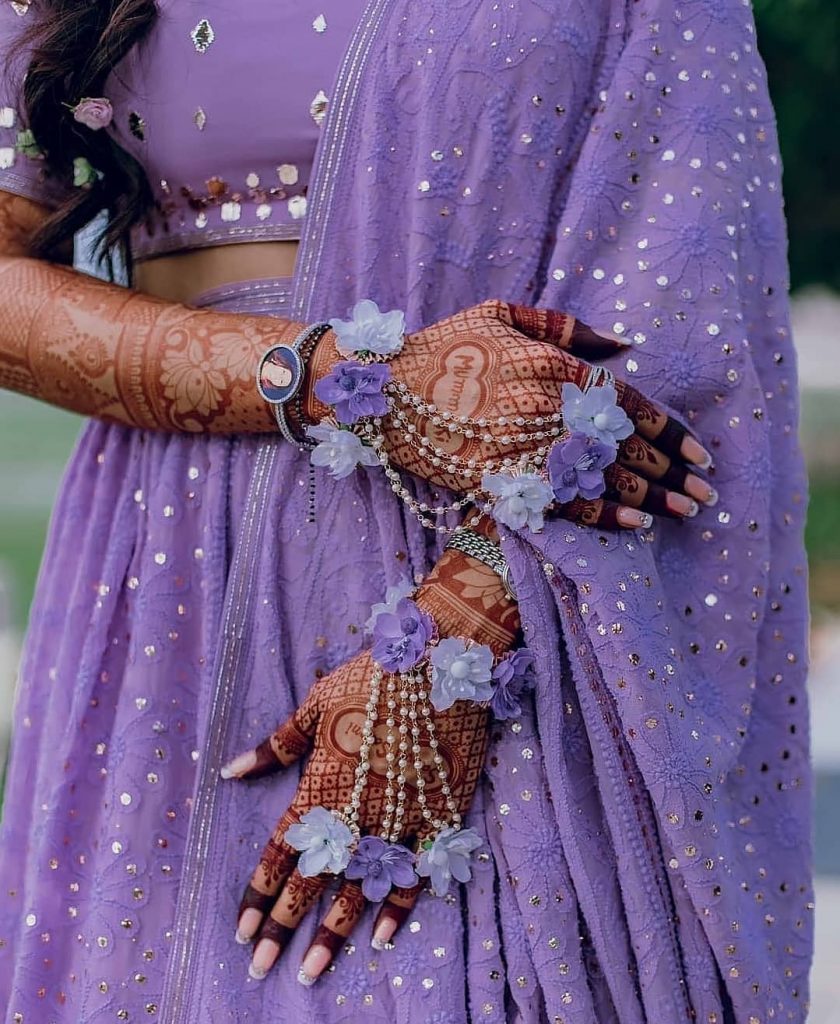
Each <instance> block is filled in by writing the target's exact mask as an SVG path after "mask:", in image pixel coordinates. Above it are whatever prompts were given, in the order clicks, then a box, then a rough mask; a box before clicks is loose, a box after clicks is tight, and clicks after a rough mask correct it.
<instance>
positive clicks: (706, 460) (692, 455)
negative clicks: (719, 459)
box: [682, 437, 712, 469]
mask: <svg viewBox="0 0 840 1024" xmlns="http://www.w3.org/2000/svg"><path fill="white" fill-rule="evenodd" d="M682 454H683V455H684V456H685V457H686V458H687V459H688V461H689V462H693V463H694V465H695V466H699V467H700V468H701V469H708V468H709V467H710V466H711V464H712V456H711V455H710V454H709V453H708V452H707V451H706V449H705V448H704V447H703V445H702V444H700V442H699V441H695V440H694V438H693V437H686V438H685V440H684V441H683V443H682Z"/></svg>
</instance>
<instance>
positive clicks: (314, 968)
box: [298, 946, 332, 985]
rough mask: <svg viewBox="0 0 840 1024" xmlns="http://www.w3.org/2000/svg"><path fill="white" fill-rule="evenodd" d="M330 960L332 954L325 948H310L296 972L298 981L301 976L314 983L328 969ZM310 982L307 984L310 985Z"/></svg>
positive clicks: (302, 982) (303, 983) (303, 982)
mask: <svg viewBox="0 0 840 1024" xmlns="http://www.w3.org/2000/svg"><path fill="white" fill-rule="evenodd" d="M330 960H332V953H331V952H330V951H329V950H328V949H327V947H326V946H312V948H311V949H310V950H309V952H308V953H307V954H306V956H305V957H304V958H303V963H302V964H301V965H300V971H298V981H300V979H301V975H303V977H304V978H311V979H312V981H314V980H315V979H316V978H317V977H319V976H320V975H321V974H322V972H323V971H324V970H325V969H326V968H327V967H329V965H330ZM312 981H310V982H309V984H310V985H311V984H312ZM300 983H301V985H305V984H306V982H305V981H300Z"/></svg>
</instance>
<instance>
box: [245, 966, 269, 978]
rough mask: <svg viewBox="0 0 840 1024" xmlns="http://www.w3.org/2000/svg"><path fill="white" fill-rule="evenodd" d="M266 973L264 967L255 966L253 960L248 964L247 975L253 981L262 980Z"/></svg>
mask: <svg viewBox="0 0 840 1024" xmlns="http://www.w3.org/2000/svg"><path fill="white" fill-rule="evenodd" d="M266 974H268V971H267V969H266V968H265V967H257V966H256V964H254V963H253V962H252V963H250V964H248V975H249V976H250V977H251V978H253V979H254V981H262V980H263V978H264V977H265V976H266Z"/></svg>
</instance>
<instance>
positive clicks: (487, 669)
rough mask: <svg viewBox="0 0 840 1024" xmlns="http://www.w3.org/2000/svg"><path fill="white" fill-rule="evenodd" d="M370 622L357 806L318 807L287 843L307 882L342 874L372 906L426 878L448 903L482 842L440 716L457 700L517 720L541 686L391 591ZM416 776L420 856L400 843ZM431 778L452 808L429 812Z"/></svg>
mask: <svg viewBox="0 0 840 1024" xmlns="http://www.w3.org/2000/svg"><path fill="white" fill-rule="evenodd" d="M368 624H369V629H370V632H371V635H372V639H373V647H372V650H371V653H372V655H373V659H374V667H373V672H372V675H371V683H370V696H369V699H368V702H367V705H366V709H365V710H366V714H365V721H364V724H363V725H362V744H361V748H360V750H359V765H358V767H357V769H356V779H355V785H354V787H353V792H352V794H351V796H350V802H349V803H348V804H347V806H346V807H344V808H342V809H341V810H336V809H330V808H326V807H320V806H318V807H313V808H312V809H311V810H310V811H308V812H307V813H306V814H304V815H303V816H302V817H301V819H300V822H299V823H297V824H295V825H291V826H290V827H289V828H288V830H287V832H286V841H287V842H288V843H289V845H290V846H291V847H293V848H294V849H295V850H297V851H298V852H299V853H300V854H301V856H300V860H299V861H298V867H299V870H300V873H301V874H302V875H304V876H306V877H308V876H312V875H318V874H321V873H328V874H339V873H340V872H342V871H343V872H344V874H345V876H346V877H347V878H350V879H355V880H358V881H359V883H360V885H361V889H362V892H363V893H364V895H365V897H366V898H367V899H369V900H371V901H374V902H379V901H381V900H384V899H385V897H386V896H387V895H388V893H389V892H390V890H391V887H392V886H395V885H396V886H400V887H403V888H410V887H411V886H414V885H416V884H417V883H418V882H419V881H420V879H421V878H428V879H429V884H430V887H431V889H432V891H433V892H434V893H435V894H436V895H438V896H445V895H446V894H447V892H448V891H449V888H450V884H451V882H452V881H453V879H454V880H455V881H457V882H467V881H469V880H470V878H471V877H472V870H471V867H470V857H471V855H472V854H473V852H474V851H476V850H477V849H478V848H479V847H480V846H482V845H483V840H482V839H481V837H480V836H479V835H478V833H477V832H475V831H474V830H473V829H471V828H464V827H462V821H461V813H460V811H459V809H458V805H457V803H456V802H455V799H454V797H453V795H452V791H451V788H450V784H449V773H448V770H447V767H446V763H445V761H444V758H443V757H442V756H441V754H440V752H439V749H438V740H437V736H436V731H435V713H436V712H438V713H439V712H443V711H446V710H447V709H448V708H450V707H452V705H453V704H454V703H455V702H456V701H458V700H471V701H476V702H478V703H481V704H484V705H485V706H489V707H490V709H491V711H492V712H493V713H494V714H495V715H496V717H498V718H500V719H506V718H510V717H512V716H513V715H515V714H518V713H519V711H520V710H521V708H520V704H519V698H520V697H521V695H522V694H523V693H524V692H525V691H526V690H527V689H529V688H531V687H532V686H533V685H534V660H533V656H532V655H531V654H530V652H529V651H527V650H525V649H524V648H523V649H519V650H516V651H512V652H509V653H508V654H506V655H505V656H504V657H502V658H500V659H499V660H498V662H497V663H496V665H495V667H494V657H493V652H492V651H491V650H490V648H489V647H487V646H486V645H484V644H478V643H475V642H474V641H473V640H469V639H467V638H464V637H457V636H455V637H446V638H443V639H439V638H438V635H437V628H436V626H435V623H434V621H433V619H432V617H431V616H430V615H429V614H428V613H427V612H425V611H423V609H421V608H420V607H419V606H418V605H417V604H416V603H415V602H414V601H413V600H411V598H410V597H408V596H406V595H405V591H404V588H402V587H395V588H391V589H390V590H389V594H388V596H387V599H386V601H385V602H383V603H381V604H378V605H375V606H374V608H373V609H372V613H371V617H370V619H369V621H368ZM383 688H384V690H385V698H386V700H385V707H386V708H387V712H386V718H385V722H384V725H385V729H386V733H385V763H386V771H385V779H386V786H385V816H384V820H383V822H382V826H381V829H380V832H379V835H378V836H377V835H364V836H363V835H361V830H360V827H359V816H360V815H359V811H360V807H361V805H362V798H363V795H364V791H365V788H366V785H367V779H368V775H369V773H370V770H371V764H370V756H371V748H372V746H373V744H374V742H375V741H374V731H375V728H376V726H377V725H378V724H379V721H378V708H379V704H380V697H381V695H382V691H383ZM409 772H413V774H414V780H413V783H412V785H413V787H414V789H415V790H416V801H417V804H418V805H419V808H420V812H421V814H422V817H423V821H424V823H425V829H424V831H425V832H426V833H427V838H425V839H424V840H423V841H422V842H421V843H420V847H419V849H418V851H417V852H416V853H414V852H412V851H411V850H409V849H408V848H407V847H406V846H404V845H403V844H402V843H401V842H400V838H401V837H402V835H403V819H404V817H405V813H406V800H407V785H408V781H407V774H408V773H409ZM427 772H431V773H432V774H433V775H435V776H437V780H438V781H439V783H440V793H441V795H442V802H443V804H444V805H445V809H444V808H433V807H432V806H430V801H429V798H428V797H427V795H426V792H425V790H426V786H427V782H426V774H427Z"/></svg>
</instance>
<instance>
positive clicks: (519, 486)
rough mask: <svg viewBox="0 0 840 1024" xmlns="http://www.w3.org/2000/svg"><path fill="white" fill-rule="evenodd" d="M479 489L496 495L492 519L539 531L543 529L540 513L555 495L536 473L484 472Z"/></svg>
mask: <svg viewBox="0 0 840 1024" xmlns="http://www.w3.org/2000/svg"><path fill="white" fill-rule="evenodd" d="M481 488H482V490H484V491H486V492H487V493H488V494H490V495H492V496H493V497H495V499H496V501H495V503H494V504H493V518H494V519H495V520H496V522H498V523H501V524H502V525H503V526H509V527H510V528H511V529H512V530H521V529H522V528H523V527H525V526H527V527H528V529H529V530H532V531H533V532H534V533H538V532H539V531H540V530H541V529H542V528H543V522H544V520H543V514H544V513H545V510H546V508H547V507H548V506H549V505H550V504H551V502H552V500H553V498H554V495H553V493H552V491H551V487H550V485H549V484H548V482H547V481H545V480H543V478H542V477H541V476H540V475H539V474H538V473H532V472H522V473H516V474H512V473H485V474H484V475H483V476H482V478H481Z"/></svg>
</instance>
